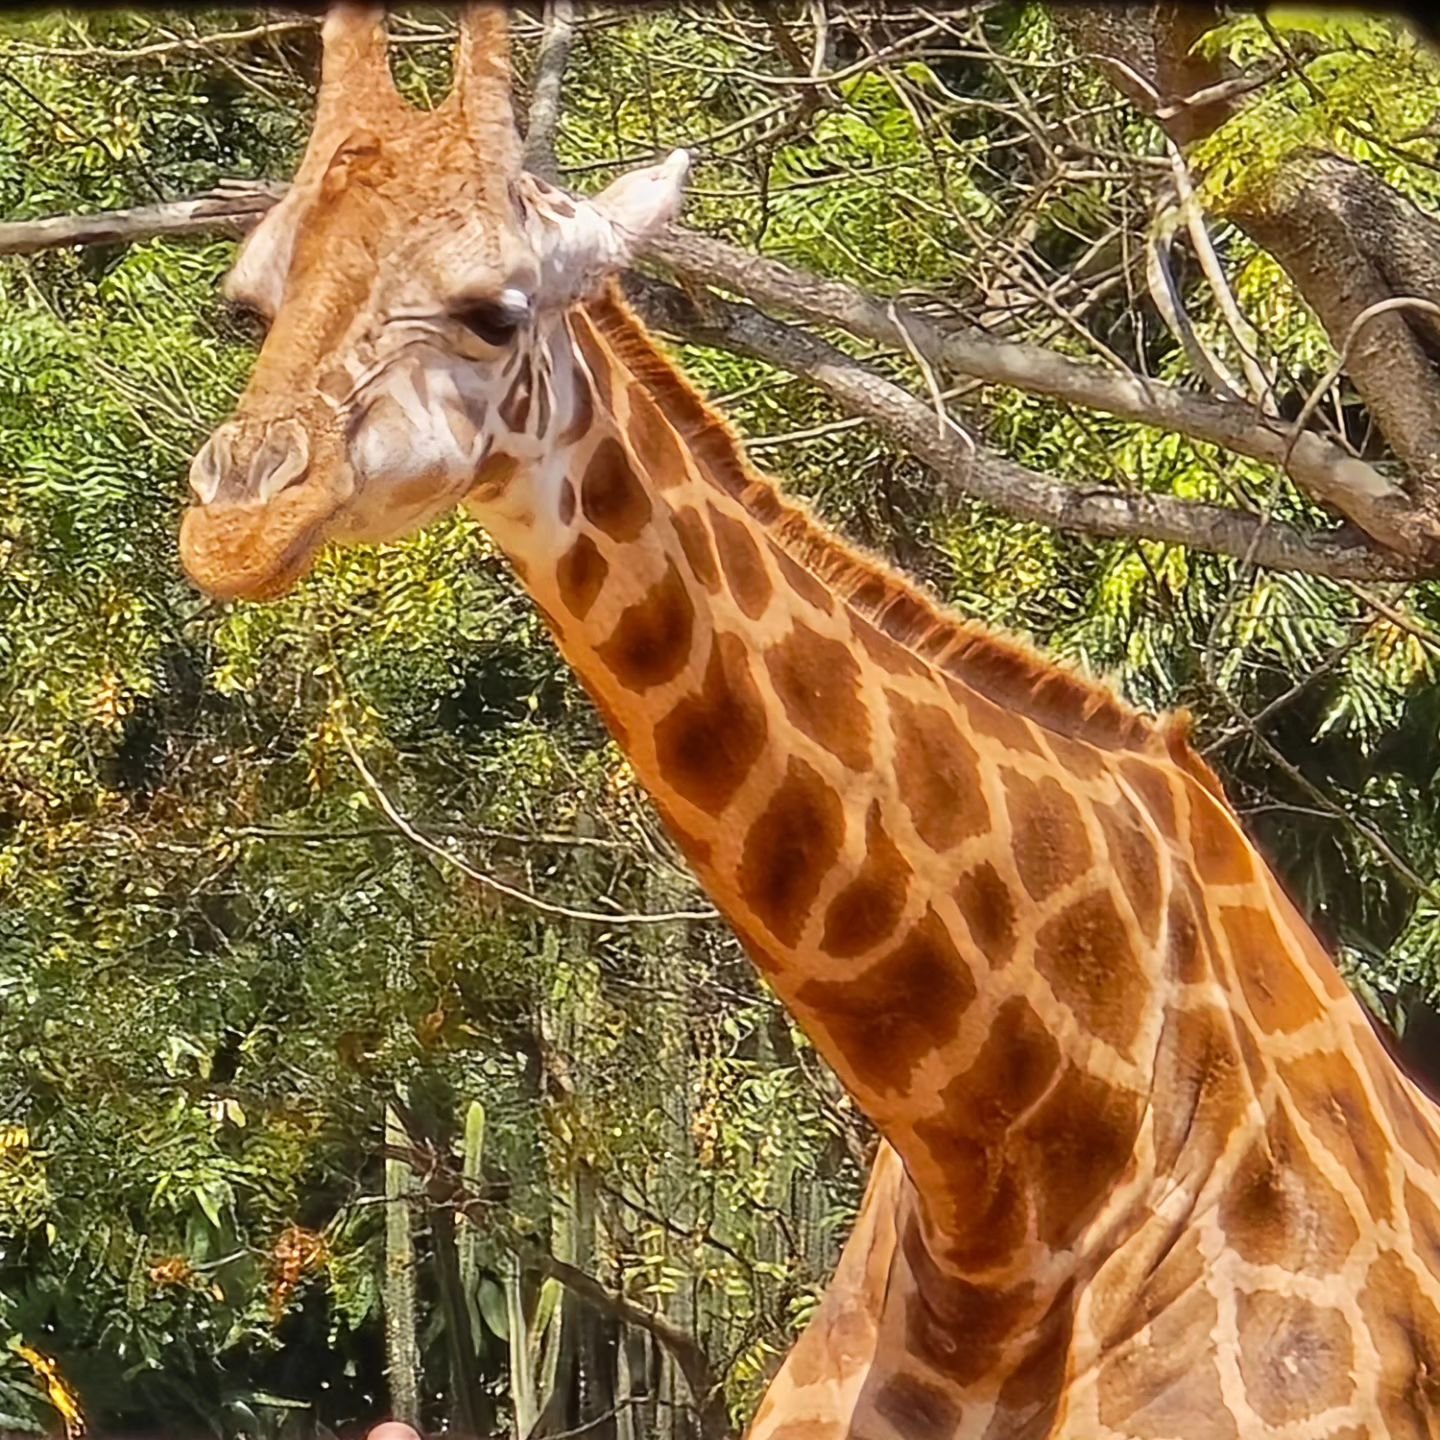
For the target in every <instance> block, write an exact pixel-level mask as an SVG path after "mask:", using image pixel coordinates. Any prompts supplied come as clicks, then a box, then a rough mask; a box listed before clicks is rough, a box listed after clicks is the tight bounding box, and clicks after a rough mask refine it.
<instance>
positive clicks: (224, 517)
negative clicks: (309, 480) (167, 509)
mask: <svg viewBox="0 0 1440 1440" xmlns="http://www.w3.org/2000/svg"><path fill="white" fill-rule="evenodd" d="M340 508H341V502H340V501H339V500H337V499H336V498H335V497H334V496H333V495H331V494H330V493H329V491H328V490H327V489H326V488H325V487H323V486H320V485H304V486H297V487H296V488H295V489H293V490H288V491H286V492H285V493H283V494H282V495H279V496H276V497H275V498H274V499H272V500H271V501H270V502H269V503H268V504H266V505H263V506H256V505H246V504H222V503H212V504H210V505H192V506H191V507H190V508H189V509H188V510H187V511H186V512H185V518H184V520H183V521H182V522H181V526H180V557H181V561H182V563H183V565H184V567H185V573H186V574H187V575H189V577H190V579H191V580H192V581H193V582H194V583H195V585H197V586H198V587H199V588H200V589H201V590H203V591H204V592H205V593H206V594H207V595H210V596H212V597H213V598H214V599H217V600H275V599H278V598H279V597H280V596H282V595H284V594H286V593H287V592H288V591H290V590H292V589H294V587H295V585H296V584H297V583H298V582H299V581H300V580H301V579H302V578H303V577H304V576H305V574H306V572H307V571H309V569H310V567H311V566H312V565H313V564H314V563H315V559H316V557H317V556H318V555H319V553H320V550H321V548H322V547H323V546H324V544H325V540H326V537H327V535H328V533H329V531H330V529H331V527H332V526H333V524H334V521H335V518H336V515H337V514H338V512H339V510H340Z"/></svg>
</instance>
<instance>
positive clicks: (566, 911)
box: [340, 727, 720, 925]
mask: <svg viewBox="0 0 1440 1440" xmlns="http://www.w3.org/2000/svg"><path fill="white" fill-rule="evenodd" d="M340 739H341V741H342V742H343V744H344V746H345V749H346V751H347V752H348V753H349V755H350V760H351V763H352V764H353V765H354V766H355V769H356V772H357V773H358V774H359V776H360V780H361V783H362V784H363V785H364V786H365V789H366V790H367V791H369V793H370V798H371V799H372V800H374V802H375V804H376V805H377V806H378V807H379V809H380V813H381V814H382V815H384V816H385V818H386V819H387V820H389V821H390V823H391V824H392V825H393V826H394V827H395V829H396V830H398V831H399V832H400V834H401V835H403V836H404V837H405V839H407V840H408V841H409V842H410V843H411V844H412V845H414V846H415V847H416V848H417V849H419V850H423V851H424V852H425V853H426V854H427V855H431V856H433V857H434V858H435V859H437V860H440V861H442V862H444V863H445V864H446V865H449V866H452V867H453V868H454V869H456V870H458V871H459V872H460V873H461V874H462V875H464V876H465V878H466V879H467V880H473V881H474V882H475V883H476V884H477V885H482V886H484V887H485V889H487V890H493V891H494V892H495V893H496V894H497V895H504V896H505V897H506V898H507V899H509V900H515V901H517V902H518V903H520V904H521V905H526V906H529V908H530V909H532V910H538V911H539V912H540V913H541V914H542V915H553V916H555V917H556V918H557V919H561V920H576V921H580V922H581V923H583V924H587V925H674V924H676V923H678V922H680V921H684V920H718V919H719V918H720V915H719V912H718V911H715V910H669V911H661V912H658V913H651V914H643V913H633V912H626V911H613V912H606V911H603V910H580V909H577V908H575V907H573V906H570V905H557V904H554V903H553V902H552V901H549V900H542V899H541V898H540V897H539V896H538V895H532V894H530V892H529V891H528V890H521V889H519V888H518V887H516V886H514V885H509V884H507V883H506V882H505V881H503V880H497V879H496V878H495V876H493V875H487V874H486V873H485V872H484V871H483V870H477V869H476V868H475V867H474V866H473V865H471V864H470V863H469V862H468V861H467V860H464V859H462V858H461V857H460V856H459V855H456V854H455V853H454V852H453V851H450V850H447V849H446V848H445V847H444V846H443V845H437V844H436V843H435V842H434V841H433V840H432V839H430V837H429V836H428V835H426V834H424V833H423V832H422V831H420V830H417V829H416V828H415V826H413V825H412V824H411V823H410V821H409V820H407V819H406V818H405V816H404V815H403V814H401V812H400V810H399V808H398V807H397V806H396V804H395V802H394V801H393V800H391V798H390V797H389V795H387V794H386V793H385V791H384V789H383V788H382V787H381V784H380V782H379V781H378V780H377V779H376V778H375V775H374V773H373V772H372V771H371V769H370V767H369V766H368V765H367V764H366V763H365V760H364V758H363V757H362V756H361V754H360V751H359V749H358V748H357V747H356V745H355V742H354V740H353V739H352V738H351V736H350V732H349V731H348V730H347V729H344V728H343V727H342V729H341V731H340Z"/></svg>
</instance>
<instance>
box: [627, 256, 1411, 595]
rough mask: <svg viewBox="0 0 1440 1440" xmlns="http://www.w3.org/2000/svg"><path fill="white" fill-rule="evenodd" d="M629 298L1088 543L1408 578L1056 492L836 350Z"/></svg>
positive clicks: (667, 290) (701, 309)
mask: <svg viewBox="0 0 1440 1440" xmlns="http://www.w3.org/2000/svg"><path fill="white" fill-rule="evenodd" d="M626 289H627V293H628V294H629V295H630V298H631V299H632V300H633V301H634V303H635V304H636V305H637V306H638V308H639V309H640V311H641V313H642V314H643V315H644V317H645V319H646V320H647V322H649V323H650V324H652V325H654V326H655V327H656V328H657V329H661V330H666V331H669V332H670V333H672V334H678V335H681V336H683V337H684V338H685V339H688V340H692V341H694V342H696V343H698V344H702V345H715V346H719V347H722V348H725V349H730V350H738V351H741V352H742V353H744V354H747V355H753V356H755V357H756V358H758V359H762V360H766V361H768V362H770V363H771V364H775V365H779V366H781V367H782V368H783V369H786V370H789V371H790V372H791V373H793V374H796V375H802V376H804V377H805V378H807V379H809V380H813V381H814V382H815V383H816V384H817V385H819V386H820V387H821V388H822V389H823V390H825V391H826V392H827V393H828V394H829V395H830V396H832V397H833V398H834V399H835V400H836V401H838V402H839V403H840V404H841V405H842V406H844V408H845V409H846V410H848V411H849V412H851V413H852V414H857V415H863V416H865V417H866V418H868V419H870V420H872V421H874V422H875V423H876V424H877V425H879V426H880V427H881V428H882V429H883V430H885V431H886V433H887V434H888V435H889V436H890V437H891V438H892V439H893V440H894V441H895V443H896V444H897V445H899V446H900V447H901V448H902V449H905V450H907V451H909V452H910V453H911V454H913V455H914V456H915V457H916V458H917V459H918V460H920V461H921V462H922V463H923V464H925V465H928V466H929V467H930V468H931V469H932V470H933V471H934V472H935V473H936V475H937V476H939V477H940V478H941V479H942V480H943V481H944V482H945V483H946V484H948V485H950V486H952V487H953V488H954V489H956V490H957V491H959V492H960V493H962V494H965V495H969V496H972V497H973V498H975V499H977V500H983V501H985V502H987V503H989V504H991V505H994V506H995V507H996V508H997V509H1000V510H1003V511H1004V512H1006V513H1007V514H1010V515H1014V516H1017V517H1019V518H1020V519H1024V520H1034V521H1037V522H1039V523H1040V524H1044V525H1051V526H1054V527H1055V528H1057V529H1061V530H1074V531H1080V532H1083V533H1085V534H1089V535H1100V536H1109V537H1120V536H1129V537H1134V538H1143V539H1153V540H1161V541H1166V542H1169V543H1171V544H1176V545H1188V546H1192V547H1194V548H1196V549H1199V550H1210V551H1214V552H1216V553H1218V554H1222V555H1234V556H1240V557H1246V558H1249V559H1251V560H1253V561H1254V562H1255V563H1257V564H1261V565H1267V566H1272V567H1274V568H1276V569H1285V570H1302V571H1306V572H1308V573H1311V574H1318V575H1330V576H1334V577H1344V578H1357V579H1358V578H1370V579H1375V578H1380V577H1386V578H1390V579H1399V578H1405V577H1408V576H1412V575H1414V574H1415V573H1416V571H1415V570H1414V569H1412V568H1410V567H1407V565H1406V564H1405V562H1404V561H1400V560H1397V559H1396V558H1395V557H1393V556H1390V555H1387V554H1385V553H1384V552H1383V551H1380V550H1378V549H1377V548H1376V547H1374V546H1373V545H1372V544H1370V543H1369V542H1368V541H1367V540H1365V539H1364V537H1362V536H1359V535H1355V534H1350V533H1345V532H1337V533H1335V534H1331V535H1326V536H1320V535H1311V534H1307V533H1305V532H1302V531H1299V530H1296V529H1295V528H1294V527H1292V526H1289V525H1283V524H1278V523H1274V522H1272V523H1270V524H1265V523H1263V522H1262V521H1261V520H1260V519H1259V518H1258V517H1256V516H1254V515H1251V514H1248V513H1247V512H1245V511H1243V510H1237V509H1233V508H1231V507H1228V506H1224V505H1210V504H1204V503H1202V502H1199V501H1191V500H1178V499H1176V498H1174V497H1173V496H1169V495H1151V494H1146V493H1143V492H1138V491H1120V490H1114V489H1111V488H1109V487H1100V486H1097V487H1094V488H1085V489H1082V488H1080V487H1077V486H1071V485H1065V484H1062V483H1061V482H1059V481H1057V480H1053V479H1051V478H1050V477H1049V476H1046V475H1041V474H1039V473H1038V472H1036V471H1034V470H1029V469H1027V468H1026V467H1025V466H1023V465H1019V464H1016V463H1015V462H1014V461H1013V460H1009V459H1007V458H1006V457H1004V456H1003V455H999V454H997V453H996V452H995V451H993V450H989V449H987V448H985V447H983V446H976V447H973V448H972V444H971V442H970V441H969V440H968V439H967V438H966V437H964V436H962V435H961V434H959V433H958V432H956V431H955V430H954V429H953V427H950V428H947V429H945V430H943V431H942V429H941V427H940V425H939V424H938V422H937V416H936V412H935V410H934V409H933V407H932V406H930V405H927V404H925V403H924V402H922V401H921V400H918V399H917V398H916V397H915V396H913V395H911V394H910V393H909V392H908V391H906V390H904V389H902V388H901V387H900V386H899V385H896V384H895V383H894V382H893V381H891V380H888V379H886V378H885V377H884V376H882V375H880V374H878V373H877V372H876V371H875V370H873V369H871V368H870V367H869V366H867V365H865V364H863V363H862V362H860V361H858V360H856V359H854V358H853V357H851V356H849V355H846V354H845V353H844V352H843V351H840V350H838V349H836V348H835V347H834V346H832V345H829V344H827V343H826V342H824V341H822V340H819V339H816V338H815V337H814V336H811V335H808V334H806V333H804V332H803V331H800V330H797V329H795V328H793V327H792V326H789V325H784V324H782V323H780V322H779V321H776V320H772V319H771V318H770V317H769V316H766V315H764V314H762V313H761V312H760V311H758V310H755V309H753V308H752V307H750V306H745V305H738V304H735V303H733V302H730V301H724V300H719V299H715V298H713V297H708V296H707V297H706V300H705V302H704V304H703V306H701V305H697V303H696V302H695V301H694V300H692V299H691V298H690V297H689V296H687V295H686V294H685V293H684V292H682V291H680V290H678V289H676V288H674V287H673V286H669V285H662V284H660V283H659V282H657V281H654V280H650V279H647V278H645V277H643V276H635V275H631V276H627V277H626Z"/></svg>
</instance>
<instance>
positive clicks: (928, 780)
mask: <svg viewBox="0 0 1440 1440" xmlns="http://www.w3.org/2000/svg"><path fill="white" fill-rule="evenodd" d="M886 699H887V700H888V702H889V709H890V723H891V726H892V728H893V730H894V734H895V784H896V788H897V789H898V790H899V792H900V798H901V800H902V801H903V802H904V804H905V808H906V809H907V810H908V811H909V812H910V819H911V822H912V823H913V824H914V826H915V830H916V833H917V834H918V835H919V836H920V838H921V839H922V840H923V841H924V842H925V843H926V844H927V845H929V846H930V847H931V849H933V850H938V851H945V850H948V849H950V848H951V847H952V846H955V845H958V844H959V843H960V842H961V841H962V840H964V839H967V838H968V837H969V836H971V835H979V834H981V833H982V832H983V831H985V830H986V829H988V828H989V825H990V808H989V806H988V805H987V804H986V803H985V796H984V793H983V791H982V790H981V787H980V757H979V755H978V754H977V753H976V750H975V747H974V746H973V745H972V744H971V743H970V742H969V740H967V739H966V738H965V736H964V735H962V734H961V733H960V727H959V726H958V725H957V724H956V723H955V720H954V718H953V716H951V715H950V714H948V713H947V712H946V711H945V710H943V709H942V708H941V707H940V706H938V705H923V704H915V703H914V702H913V701H911V700H908V699H906V698H905V696H903V695H901V694H899V693H897V692H895V691H887V692H886Z"/></svg>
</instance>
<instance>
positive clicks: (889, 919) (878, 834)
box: [820, 801, 914, 960]
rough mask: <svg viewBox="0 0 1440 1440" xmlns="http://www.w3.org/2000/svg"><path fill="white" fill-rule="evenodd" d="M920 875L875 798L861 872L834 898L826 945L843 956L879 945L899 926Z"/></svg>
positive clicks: (827, 918) (824, 939)
mask: <svg viewBox="0 0 1440 1440" xmlns="http://www.w3.org/2000/svg"><path fill="white" fill-rule="evenodd" d="M913 874H914V872H913V871H912V870H911V868H910V866H909V864H908V863H907V862H906V860H905V857H904V856H903V855H902V854H901V853H900V851H899V849H898V848H897V847H896V845H895V842H894V841H893V840H892V839H891V838H890V836H889V834H888V833H887V832H886V829H885V825H884V822H883V821H882V820H881V818H880V805H879V802H878V801H873V802H872V803H871V806H870V814H869V816H868V817H867V820H866V825H865V860H864V863H863V864H862V865H861V867H860V873H859V874H858V875H856V877H855V878H854V879H853V880H852V881H851V882H850V883H849V884H848V885H847V886H846V887H845V888H844V889H843V890H841V891H840V893H839V894H838V895H836V896H835V898H834V899H833V900H832V901H831V902H830V908H829V909H828V910H826V912H825V931H824V934H823V935H822V936H821V939H820V948H821V949H822V950H824V951H825V952H826V953H827V954H829V955H832V956H834V957H835V958H836V959H837V960H849V959H853V958H854V957H855V956H857V955H863V954H864V953H865V952H866V951H867V950H871V949H873V948H874V947H875V946H876V945H878V944H879V943H880V942H881V941H882V940H884V939H885V938H886V937H887V936H889V934H890V933H891V932H892V931H893V930H894V929H895V927H896V925H897V924H898V923H899V921H900V914H901V911H903V910H904V908H905V897H906V895H907V894H908V893H909V889H910V877H911V876H912V875H913Z"/></svg>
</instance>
